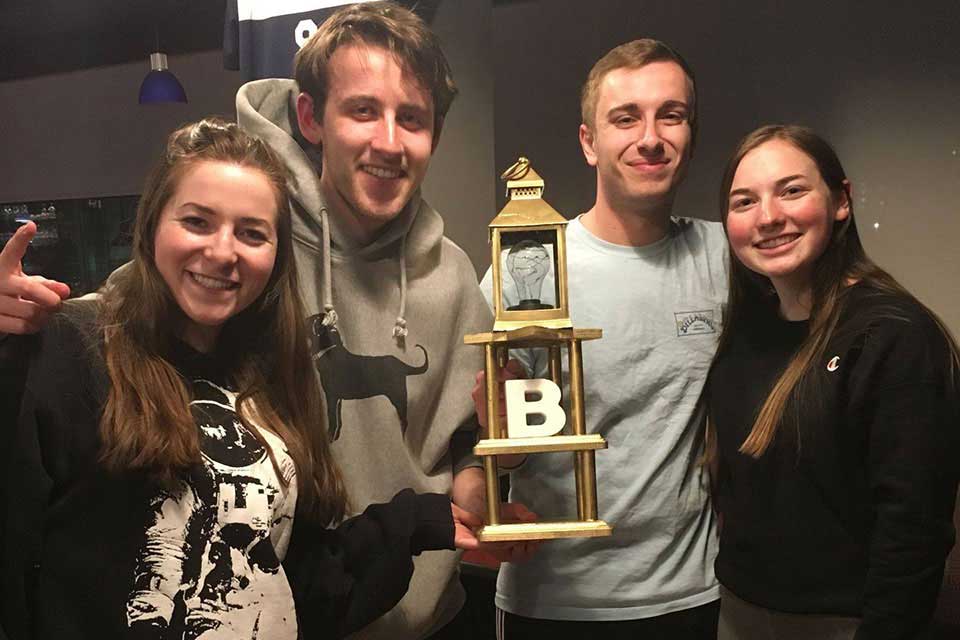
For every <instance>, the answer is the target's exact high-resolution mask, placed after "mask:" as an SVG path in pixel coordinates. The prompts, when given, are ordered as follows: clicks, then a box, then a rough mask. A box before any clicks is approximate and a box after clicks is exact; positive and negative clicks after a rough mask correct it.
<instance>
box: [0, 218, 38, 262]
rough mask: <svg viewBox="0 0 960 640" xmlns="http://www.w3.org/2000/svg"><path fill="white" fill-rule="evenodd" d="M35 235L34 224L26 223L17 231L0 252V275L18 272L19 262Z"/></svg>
mask: <svg viewBox="0 0 960 640" xmlns="http://www.w3.org/2000/svg"><path fill="white" fill-rule="evenodd" d="M36 234H37V225H36V223H34V222H27V223H25V224H23V225H22V226H21V227H20V228H19V229H17V232H16V233H14V234H13V237H12V238H10V240H8V241H7V244H6V246H4V247H3V251H0V275H2V274H8V273H17V272H19V270H20V261H21V260H23V255H24V254H25V253H26V252H27V247H29V246H30V241H31V240H33V236H35V235H36Z"/></svg>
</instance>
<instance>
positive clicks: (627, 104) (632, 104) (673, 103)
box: [607, 100, 690, 117]
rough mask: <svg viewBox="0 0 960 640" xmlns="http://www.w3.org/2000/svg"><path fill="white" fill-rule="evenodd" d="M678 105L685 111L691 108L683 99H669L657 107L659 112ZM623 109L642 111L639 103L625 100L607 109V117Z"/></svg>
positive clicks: (630, 111)
mask: <svg viewBox="0 0 960 640" xmlns="http://www.w3.org/2000/svg"><path fill="white" fill-rule="evenodd" d="M678 107H679V108H681V109H683V110H684V111H689V110H690V105H688V104H687V103H686V102H684V101H682V100H667V101H666V102H664V103H663V104H661V105H660V106H659V107H657V112H658V113H659V112H661V111H663V110H664V109H676V108H678ZM621 111H622V112H625V113H639V112H640V111H642V109H641V108H640V107H639V105H637V103H636V102H624V103H623V104H618V105H616V106H614V107H611V108H610V109H609V110H608V111H607V117H610V116H611V115H613V114H615V113H618V112H621Z"/></svg>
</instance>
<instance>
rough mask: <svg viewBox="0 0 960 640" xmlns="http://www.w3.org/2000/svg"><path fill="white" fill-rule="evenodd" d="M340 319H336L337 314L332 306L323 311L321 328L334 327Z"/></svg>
mask: <svg viewBox="0 0 960 640" xmlns="http://www.w3.org/2000/svg"><path fill="white" fill-rule="evenodd" d="M339 319H340V318H338V317H337V312H336V310H334V308H333V306H330V308H327V309H324V311H323V326H325V327H335V326H337V320H339Z"/></svg>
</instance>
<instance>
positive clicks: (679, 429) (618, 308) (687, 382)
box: [481, 218, 727, 620]
mask: <svg viewBox="0 0 960 640" xmlns="http://www.w3.org/2000/svg"><path fill="white" fill-rule="evenodd" d="M566 234H567V272H568V290H569V300H570V315H571V319H572V320H573V324H574V327H576V328H584V329H586V328H600V329H603V338H602V339H600V340H592V341H587V342H584V343H583V371H584V374H583V376H584V390H585V405H586V422H587V431H588V432H590V433H599V434H601V435H602V436H603V437H604V438H605V439H606V440H607V442H608V445H609V448H608V449H605V450H600V451H598V452H597V454H596V469H597V493H598V506H599V516H600V518H602V519H603V520H605V521H607V522H608V523H609V524H611V525H613V527H614V531H613V535H612V536H611V537H607V538H586V539H570V540H554V541H550V542H547V543H545V544H543V545H542V546H541V547H540V549H539V550H538V551H537V553H536V554H535V555H534V557H533V558H532V559H531V560H529V561H528V562H525V563H522V564H504V565H503V566H502V567H501V569H500V575H499V579H498V581H497V596H496V603H497V606H498V607H500V608H502V609H505V610H506V611H509V612H511V613H515V614H518V615H522V616H528V617H534V618H547V619H554V620H630V619H636V618H648V617H652V616H657V615H662V614H666V613H670V612H672V611H679V610H682V609H688V608H692V607H696V606H699V605H702V604H706V603H708V602H712V601H713V600H716V599H717V598H718V597H719V592H718V586H717V581H716V578H715V577H714V574H713V562H714V558H715V556H716V554H717V538H716V531H715V526H714V519H713V514H712V512H711V510H710V507H709V505H708V503H707V496H708V488H707V480H706V477H705V475H704V473H703V472H702V471H701V469H700V468H699V467H698V466H697V456H698V455H699V450H695V442H694V441H695V437H696V433H697V429H698V426H699V415H696V414H697V400H698V398H699V396H700V392H701V390H702V388H703V385H704V382H705V381H706V377H707V371H708V369H709V367H710V362H711V359H712V358H713V354H714V351H715V350H716V346H717V339H718V338H719V335H720V330H721V323H722V315H723V305H724V304H725V303H726V297H727V245H726V239H725V238H724V234H723V229H722V228H721V225H720V224H719V223H715V222H706V221H703V220H696V219H682V218H674V219H673V220H672V225H671V230H670V233H669V235H668V236H667V237H665V238H664V239H662V240H660V241H658V242H656V243H654V244H651V245H647V246H644V247H625V246H620V245H614V244H610V243H608V242H604V241H603V240H600V239H599V238H597V237H595V236H593V235H592V234H591V233H590V232H589V231H587V230H586V228H584V226H583V225H582V224H581V222H580V220H579V218H578V219H576V220H574V221H572V222H571V223H570V224H569V225H568V226H567V231H566ZM503 284H504V297H505V298H506V299H507V301H508V303H510V304H515V300H514V299H513V298H515V291H514V289H513V287H512V286H511V285H512V283H511V282H510V276H509V275H506V274H505V275H504V283H503ZM481 287H482V288H483V290H484V292H485V295H486V296H487V299H488V301H489V300H490V295H491V294H490V291H491V272H490V271H488V272H487V274H486V276H485V277H484V279H483V282H482V283H481ZM552 288H553V285H552V283H545V286H544V292H545V295H546V296H547V297H549V296H550V294H549V293H546V292H548V291H552ZM545 301H546V300H545ZM512 355H513V356H514V357H517V356H520V357H521V360H523V361H524V363H525V364H526V365H527V367H528V369H529V370H531V371H532V372H534V373H535V374H536V376H537V377H549V376H547V375H546V357H545V356H546V353H545V352H543V351H540V352H537V351H527V352H523V353H513V354H512ZM564 360H566V357H565V354H564ZM566 376H567V366H566V362H564V379H565V380H566ZM564 394H565V395H564V397H566V389H565V390H564ZM511 499H512V500H514V501H517V502H522V503H523V504H525V505H527V506H528V507H529V508H530V509H532V510H533V511H534V512H536V513H537V514H538V515H539V516H540V517H541V518H543V519H572V518H576V513H577V508H576V493H575V488H574V473H573V456H572V454H569V453H549V454H531V455H530V456H528V457H527V460H526V462H525V463H524V464H523V466H521V467H520V468H519V469H517V470H515V471H513V472H512V474H511Z"/></svg>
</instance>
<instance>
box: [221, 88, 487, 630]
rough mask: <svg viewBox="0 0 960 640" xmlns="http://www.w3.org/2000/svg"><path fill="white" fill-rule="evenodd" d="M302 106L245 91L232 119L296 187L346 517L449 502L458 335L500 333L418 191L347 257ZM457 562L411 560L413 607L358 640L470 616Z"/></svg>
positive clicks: (469, 363) (438, 555)
mask: <svg viewBox="0 0 960 640" xmlns="http://www.w3.org/2000/svg"><path fill="white" fill-rule="evenodd" d="M297 93H298V90H297V85H296V83H295V82H294V81H292V80H259V81H256V82H251V83H248V84H246V85H244V86H243V87H241V88H240V91H239V92H238V93H237V115H238V121H239V123H240V125H241V126H242V127H243V128H244V129H245V130H247V131H248V132H250V133H253V134H255V135H257V136H259V137H260V138H261V139H263V140H265V141H266V142H267V143H268V144H270V146H271V147H272V148H273V149H274V150H275V151H276V152H277V153H279V154H280V156H281V157H282V158H283V160H284V162H285V163H286V165H287V167H288V168H289V169H290V171H291V173H292V174H293V181H292V184H291V185H290V186H291V190H292V194H293V202H292V205H293V235H294V252H295V255H296V265H297V270H298V273H299V277H300V288H301V292H302V293H303V296H304V302H305V304H306V307H307V318H305V319H304V320H305V322H307V323H308V328H309V329H310V334H311V340H312V344H311V350H312V352H313V356H314V364H315V368H316V370H317V373H318V374H319V380H320V382H321V387H322V388H323V391H324V396H325V399H326V402H327V414H328V418H329V425H328V426H329V430H330V436H331V438H333V452H334V455H335V457H336V459H337V461H338V462H339V464H340V467H341V469H342V471H343V476H344V482H345V484H346V487H347V491H348V494H349V496H350V501H351V508H352V510H354V511H357V512H359V511H362V510H363V509H364V508H365V507H366V506H367V505H368V504H370V503H373V502H386V501H388V500H389V499H390V498H391V497H392V496H393V495H394V494H395V493H396V492H397V491H398V490H400V489H403V488H406V487H411V488H413V489H414V491H417V492H440V493H443V492H449V491H450V488H451V484H452V477H453V474H454V473H455V472H457V471H459V470H460V469H462V468H464V467H466V466H470V465H474V464H476V461H475V459H474V458H473V457H472V456H471V455H469V451H470V449H471V447H472V444H473V440H472V435H473V434H472V430H473V429H475V426H476V418H475V415H474V410H473V402H472V401H471V398H470V391H471V388H472V386H473V379H474V375H475V373H476V372H477V371H479V370H480V369H481V368H482V351H481V350H480V349H479V348H477V347H474V346H465V345H464V344H463V335H464V334H466V333H475V332H480V331H488V330H489V329H490V327H491V326H492V323H493V320H492V317H491V315H490V309H489V307H488V306H487V304H486V302H485V301H484V298H483V295H482V294H481V292H480V289H479V287H478V286H477V277H476V272H475V271H474V268H473V265H472V264H471V263H470V260H469V258H467V256H466V254H465V253H464V252H463V251H462V250H461V249H460V248H459V247H457V246H456V245H455V244H454V243H453V242H451V241H450V240H448V239H447V238H445V237H444V236H443V220H442V219H441V218H440V216H439V214H437V212H436V211H434V210H433V209H432V208H431V207H430V206H429V205H428V204H427V203H426V202H425V201H423V200H422V199H421V198H420V194H419V192H418V193H417V194H416V195H415V196H414V197H413V198H412V200H411V201H410V203H409V204H408V205H407V207H406V208H405V209H404V210H403V212H402V213H401V214H400V215H399V216H398V217H397V218H396V219H395V220H393V221H391V222H390V223H388V225H387V226H386V227H385V228H384V229H383V231H382V232H381V233H380V235H379V236H378V237H377V239H376V240H375V241H374V242H373V243H371V244H369V245H367V246H363V247H355V246H351V245H350V243H349V241H348V239H347V238H346V237H344V236H343V235H342V234H341V233H340V232H338V229H337V226H336V221H335V220H333V219H332V217H330V216H327V215H326V206H325V204H324V201H323V197H322V195H321V193H320V180H319V175H318V173H317V165H316V164H314V159H312V158H311V157H310V156H309V155H308V152H305V151H304V148H305V147H306V145H305V147H304V148H302V147H301V145H300V144H299V143H298V142H297V140H296V139H295V137H299V135H300V134H299V130H298V127H297V124H296V112H295V111H294V105H295V100H296V96H297ZM478 232H480V230H479V229H478ZM455 431H457V432H458V436H457V437H455V438H453V436H454V432H455ZM465 432H467V433H466V437H461V436H463V435H464V433H465ZM451 438H453V440H454V443H455V445H454V446H453V447H452V446H451ZM457 443H462V445H459V446H458V445H457ZM457 562H458V556H457V555H456V554H455V553H453V552H447V551H438V552H432V553H428V554H424V555H422V556H420V557H418V558H416V559H415V563H416V570H415V572H414V574H413V579H412V580H411V582H410V588H409V590H408V592H407V595H406V596H405V597H404V598H403V600H402V601H401V602H400V604H399V605H397V607H396V608H394V609H393V610H392V611H390V612H389V613H388V614H386V615H385V616H384V617H383V618H382V619H380V620H378V621H377V622H375V623H374V624H372V625H371V626H369V627H367V628H366V629H365V630H363V631H361V632H360V633H359V634H358V635H357V637H362V638H389V639H390V640H403V639H406V638H410V639H414V638H422V637H424V636H426V635H428V634H429V633H430V632H432V631H435V630H437V629H438V628H439V627H441V626H443V625H444V624H446V623H447V622H449V620H450V619H451V618H452V617H453V616H454V615H455V614H456V612H457V611H458V610H459V608H460V607H461V606H462V603H463V590H462V588H461V586H460V582H459V579H458V574H457Z"/></svg>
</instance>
